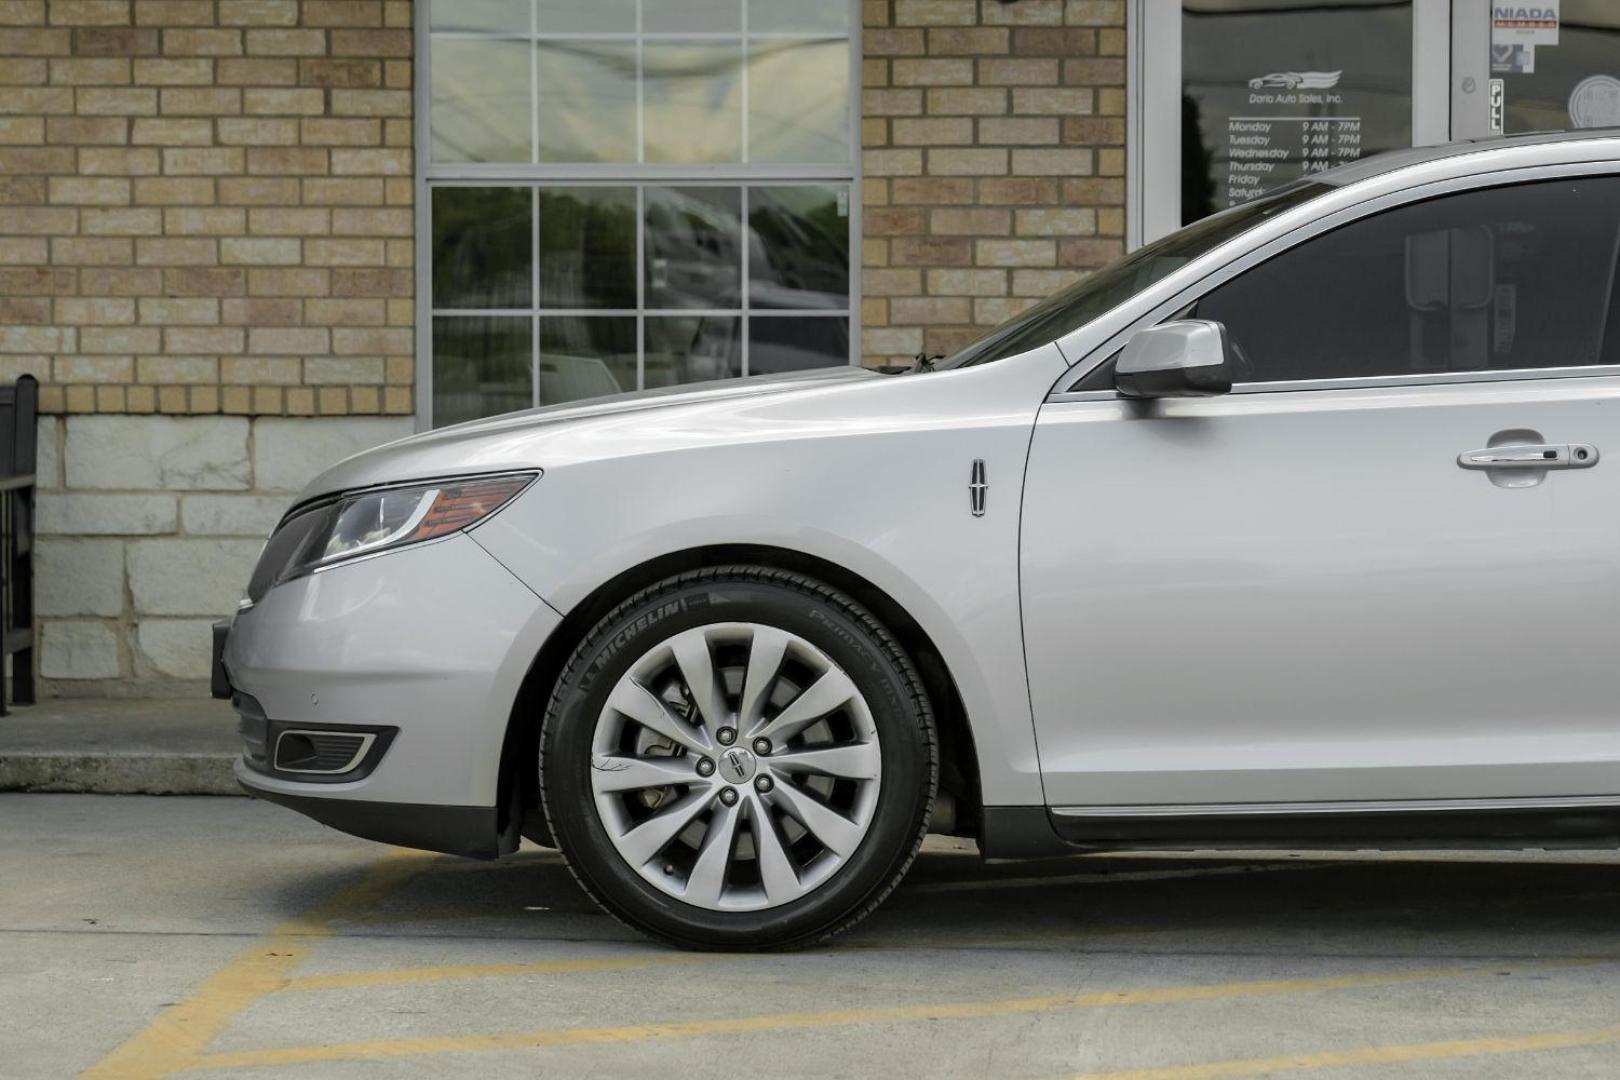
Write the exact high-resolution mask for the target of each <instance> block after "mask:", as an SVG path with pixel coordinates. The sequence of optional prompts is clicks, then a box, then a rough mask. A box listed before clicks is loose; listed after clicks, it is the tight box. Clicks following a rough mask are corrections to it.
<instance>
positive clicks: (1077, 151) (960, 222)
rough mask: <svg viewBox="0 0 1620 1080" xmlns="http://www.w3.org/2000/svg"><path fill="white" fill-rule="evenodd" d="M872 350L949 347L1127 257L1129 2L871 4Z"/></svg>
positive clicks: (884, 354) (867, 51)
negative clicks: (1090, 271)
mask: <svg viewBox="0 0 1620 1080" xmlns="http://www.w3.org/2000/svg"><path fill="white" fill-rule="evenodd" d="M862 21H863V23H864V25H865V29H864V30H863V31H862V37H863V41H864V46H863V52H864V57H863V71H864V83H865V89H864V92H863V94H862V109H861V112H862V121H861V143H862V146H863V149H862V152H861V156H862V161H863V163H864V169H863V177H864V179H863V182H862V201H863V214H864V219H865V220H864V222H863V226H864V233H865V238H864V242H863V245H862V261H863V263H864V267H863V269H862V271H861V283H862V284H861V294H862V300H861V326H862V353H863V354H864V358H865V361H866V363H868V364H869V365H879V364H909V363H911V360H912V357H913V356H914V355H915V354H916V353H918V352H920V351H923V350H926V351H927V352H928V353H929V354H936V353H949V352H951V351H952V350H954V349H956V348H957V347H959V346H961V345H963V344H965V343H967V342H968V341H971V340H972V339H973V338H975V337H978V336H979V335H981V334H983V333H984V332H985V331H986V330H987V329H989V328H990V327H991V326H994V325H995V324H996V323H999V322H1001V321H1003V320H1005V319H1007V318H1009V317H1011V316H1012V315H1014V314H1017V313H1018V312H1019V311H1022V310H1023V309H1024V308H1026V307H1028V306H1030V305H1031V304H1033V303H1035V302H1036V301H1037V300H1039V299H1040V298H1041V297H1043V296H1045V295H1047V294H1048V293H1050V292H1052V291H1053V290H1055V289H1057V288H1059V287H1061V286H1063V285H1065V284H1067V283H1069V282H1070V281H1073V280H1075V279H1076V278H1078V277H1079V276H1081V275H1082V274H1084V273H1085V272H1086V271H1088V270H1090V269H1093V268H1095V267H1098V266H1102V265H1103V264H1105V263H1107V262H1109V261H1110V260H1112V259H1114V258H1116V257H1117V256H1119V255H1121V254H1122V253H1123V252H1124V237H1125V181H1124V176H1125V3H1124V0H1013V2H1012V3H1003V2H1002V0H865V3H864V5H863V11H862Z"/></svg>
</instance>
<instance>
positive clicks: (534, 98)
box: [529, 0, 540, 165]
mask: <svg viewBox="0 0 1620 1080" xmlns="http://www.w3.org/2000/svg"><path fill="white" fill-rule="evenodd" d="M539 6H540V5H539V4H538V3H536V0H529V160H530V161H531V162H532V163H533V164H535V165H538V164H540V39H539V37H537V36H536V35H537V34H538V33H539V30H540V24H539V20H540V15H539V10H538V9H539Z"/></svg>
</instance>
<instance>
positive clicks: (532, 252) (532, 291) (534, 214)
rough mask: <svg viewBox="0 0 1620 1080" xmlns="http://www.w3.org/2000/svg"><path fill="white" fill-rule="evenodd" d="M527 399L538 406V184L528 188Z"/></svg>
mask: <svg viewBox="0 0 1620 1080" xmlns="http://www.w3.org/2000/svg"><path fill="white" fill-rule="evenodd" d="M529 219H530V220H531V221H533V222H534V224H533V225H531V226H530V228H529V256H530V262H529V265H530V266H532V267H533V269H532V270H531V271H530V277H531V278H532V280H531V281H530V282H529V309H530V314H529V330H530V334H529V379H530V387H529V400H530V401H531V402H533V407H534V408H539V407H540V185H539V184H535V185H534V186H533V187H531V188H530V189H529Z"/></svg>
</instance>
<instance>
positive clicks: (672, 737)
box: [608, 679, 710, 754]
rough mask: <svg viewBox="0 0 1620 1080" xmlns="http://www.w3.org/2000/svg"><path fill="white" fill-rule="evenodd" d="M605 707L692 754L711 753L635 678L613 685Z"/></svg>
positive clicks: (697, 735) (693, 732)
mask: <svg viewBox="0 0 1620 1080" xmlns="http://www.w3.org/2000/svg"><path fill="white" fill-rule="evenodd" d="M608 708H610V709H612V710H614V711H615V712H618V713H622V714H624V715H625V716H628V717H629V718H630V719H632V720H634V721H635V722H636V723H638V724H640V725H641V726H642V727H644V728H647V729H648V730H649V731H653V732H656V733H657V734H659V735H662V736H663V737H664V738H666V739H668V740H669V741H670V742H672V743H675V744H676V745H678V746H684V747H686V749H688V750H690V751H692V752H693V753H695V754H708V753H710V747H709V744H708V743H707V742H706V741H705V740H704V739H703V737H702V736H701V735H700V734H699V733H698V732H697V731H696V730H694V729H693V728H692V726H691V725H690V724H688V723H687V722H686V721H684V720H682V719H680V718H679V717H678V716H676V715H675V714H674V713H672V712H670V711H669V706H668V705H666V704H665V703H664V701H663V699H662V698H660V697H659V696H658V695H657V694H654V693H653V692H652V691H651V690H648V689H647V688H646V687H645V686H642V685H641V684H640V683H639V682H636V681H635V680H634V679H623V680H621V681H620V683H619V685H618V686H616V687H614V688H613V696H612V697H611V698H609V699H608Z"/></svg>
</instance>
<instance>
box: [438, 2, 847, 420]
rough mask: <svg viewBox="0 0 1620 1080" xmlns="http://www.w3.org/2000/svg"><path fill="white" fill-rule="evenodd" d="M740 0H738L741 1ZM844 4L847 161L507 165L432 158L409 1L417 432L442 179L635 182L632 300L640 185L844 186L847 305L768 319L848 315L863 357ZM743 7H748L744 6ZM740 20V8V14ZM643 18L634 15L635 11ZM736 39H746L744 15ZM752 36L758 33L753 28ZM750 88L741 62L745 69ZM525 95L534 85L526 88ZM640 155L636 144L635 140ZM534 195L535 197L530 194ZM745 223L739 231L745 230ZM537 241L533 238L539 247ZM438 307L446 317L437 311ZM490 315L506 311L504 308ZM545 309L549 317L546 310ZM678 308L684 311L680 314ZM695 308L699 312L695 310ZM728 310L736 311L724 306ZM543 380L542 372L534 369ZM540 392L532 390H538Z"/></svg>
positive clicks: (639, 362) (640, 243)
mask: <svg viewBox="0 0 1620 1080" xmlns="http://www.w3.org/2000/svg"><path fill="white" fill-rule="evenodd" d="M744 2H745V0H738V3H739V4H742V3H744ZM844 2H845V3H847V4H848V5H849V8H850V16H849V33H848V39H849V91H850V92H849V99H850V100H849V140H850V156H849V161H848V162H847V163H844V164H831V165H829V164H825V163H822V164H806V165H795V164H790V163H783V162H760V163H757V164H750V163H744V162H730V161H728V162H693V163H690V164H679V163H665V162H641V161H627V162H576V163H545V162H538V163H537V162H533V161H527V162H511V163H504V162H503V163H484V162H478V163H464V162H463V163H452V162H439V163H435V162H434V161H433V160H432V150H433V141H432V138H433V132H432V120H433V114H432V105H433V72H432V48H433V34H432V33H431V30H430V26H431V22H432V20H431V12H430V11H429V7H430V2H424V3H418V4H417V5H416V6H415V10H414V12H413V18H412V39H413V47H414V50H415V55H414V58H413V60H414V65H413V76H412V93H411V101H412V109H413V110H414V112H413V114H412V118H411V128H412V134H411V138H412V143H413V146H412V149H413V150H414V156H413V163H412V164H413V169H412V197H413V206H412V210H413V213H412V218H413V221H414V225H415V229H416V243H415V245H414V256H413V258H412V264H413V265H412V266H411V272H412V273H413V274H414V275H415V289H414V292H413V295H414V298H415V301H414V302H415V311H414V315H415V318H414V325H415V330H416V341H415V365H414V366H415V383H414V385H413V386H412V392H413V393H414V394H415V401H414V406H415V407H414V409H413V410H412V414H411V415H412V419H413V421H414V426H415V430H416V431H418V432H424V431H431V430H433V317H434V311H433V188H434V187H439V186H461V187H496V186H528V187H532V188H535V189H538V187H539V186H540V185H541V184H557V185H568V184H579V185H603V186H609V185H619V186H626V187H634V188H635V189H636V205H637V215H638V216H637V225H636V237H637V241H636V296H637V300H638V302H639V301H640V300H641V298H642V294H643V291H644V289H645V286H646V282H645V274H644V268H643V267H642V265H641V261H642V257H643V254H644V248H645V246H646V245H645V242H644V230H645V214H644V213H643V212H642V209H641V207H642V194H641V192H642V188H643V187H644V186H645V185H647V184H697V185H703V184H735V185H737V186H739V187H748V186H772V185H778V186H780V185H786V184H793V183H802V184H815V183H843V184H847V185H848V186H849V302H848V305H847V306H846V307H845V308H842V309H839V308H831V309H805V310H801V309H790V311H783V312H777V311H775V310H773V311H771V312H770V316H771V317H772V318H774V317H776V316H777V315H778V314H784V315H785V314H790V313H791V314H795V315H797V314H802V315H816V314H820V315H823V316H831V315H834V314H837V313H839V312H840V311H841V312H842V313H843V314H844V315H845V317H846V318H847V319H848V321H849V364H850V366H852V367H859V366H860V363H861V268H862V262H863V260H862V257H861V240H862V233H863V231H864V230H863V229H862V228H861V216H862V191H861V165H862V162H861V158H862V147H861V135H860V133H861V86H862V78H861V56H862V52H861V50H862V48H863V42H862V34H863V31H864V28H863V25H862V23H863V20H862V18H861V0H844ZM745 10H746V9H745ZM638 12H639V7H638ZM745 20H746V15H745ZM638 21H639V15H638ZM532 29H533V28H532V26H531V33H529V34H521V33H508V34H501V33H489V34H482V33H454V32H452V33H450V34H449V35H448V36H451V37H459V38H507V39H520V40H533V38H534V35H533V33H532ZM543 36H545V37H547V38H552V37H557V38H562V37H566V38H570V39H573V38H587V39H594V38H606V37H614V38H616V39H617V40H621V41H622V40H633V41H638V42H639V41H641V40H644V39H645V40H653V41H677V40H694V41H696V40H699V39H705V38H707V39H719V38H736V37H738V36H739V35H738V34H702V33H692V34H682V33H651V34H645V33H642V32H641V31H640V30H639V28H638V31H637V34H636V36H635V37H634V38H628V39H627V38H625V37H624V35H600V34H547V35H543ZM740 36H744V37H746V36H748V33H747V26H746V22H745V25H744V27H743V30H742V32H741V35H740ZM756 36H758V35H756ZM764 36H768V37H770V38H803V39H805V40H824V39H827V38H829V37H835V36H837V35H831V34H827V33H821V32H815V33H799V34H790V33H783V34H778V33H772V34H769V35H764ZM743 77H744V80H745V85H746V77H747V76H746V66H745V69H744V76H743ZM531 92H533V91H532V87H531ZM636 92H637V95H638V98H639V95H640V93H641V83H640V81H639V80H638V81H637V91H636ZM636 117H637V118H636V123H637V127H638V130H639V127H640V124H641V111H640V109H639V108H638V109H637V114H636ZM533 123H534V124H538V123H539V119H538V113H536V116H535V117H534V119H533ZM747 124H748V121H747V109H746V104H745V107H744V116H743V138H744V140H745V144H744V145H745V146H746V138H747ZM637 154H638V156H639V155H640V147H639V145H638V147H637ZM536 198H538V195H536ZM746 227H747V224H746V221H745V222H744V223H743V228H744V229H746ZM538 242H539V241H538V239H536V241H535V245H538ZM743 248H744V264H743V274H744V281H745V282H746V280H747V276H746V275H747V270H748V267H747V255H746V252H747V244H746V243H745V244H744V245H743ZM533 262H534V265H535V266H536V267H537V266H538V265H539V252H538V251H537V250H536V251H535V252H534V253H533ZM536 287H538V285H537V286H536ZM536 311H538V309H535V310H529V309H524V310H523V311H521V312H513V313H512V314H522V315H535V314H536ZM457 313H458V314H463V313H466V314H483V312H460V311H458V312H457ZM439 314H444V312H440V313H439ZM496 314H507V312H505V311H501V312H496ZM547 314H548V315H552V314H555V313H554V312H550V311H548V312H547ZM589 314H592V315H604V314H625V313H621V312H617V311H614V312H607V311H598V310H592V311H591V312H589ZM628 314H632V315H636V316H637V317H638V318H637V342H636V370H637V381H638V384H639V382H640V372H641V369H642V367H643V365H644V364H645V359H646V358H645V351H646V350H645V346H646V342H645V340H643V338H642V331H641V324H642V323H643V322H644V320H645V316H646V314H647V309H646V307H645V305H642V306H641V307H639V308H638V309H637V310H636V311H635V312H629V313H628ZM682 314H690V313H688V312H684V311H683V312H682ZM699 314H701V312H700V313H699ZM727 314H736V313H733V312H727ZM741 317H742V316H739V318H741ZM742 333H743V341H744V345H745V347H746V342H747V329H746V326H745V327H744V328H743V330H742ZM533 347H534V349H535V350H536V358H538V349H539V337H538V334H536V335H535V341H534V346H533ZM533 375H534V378H535V380H536V382H535V385H536V387H537V388H538V385H539V382H538V380H539V371H538V370H535V371H534V372H533ZM536 392H538V390H537V391H536Z"/></svg>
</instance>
